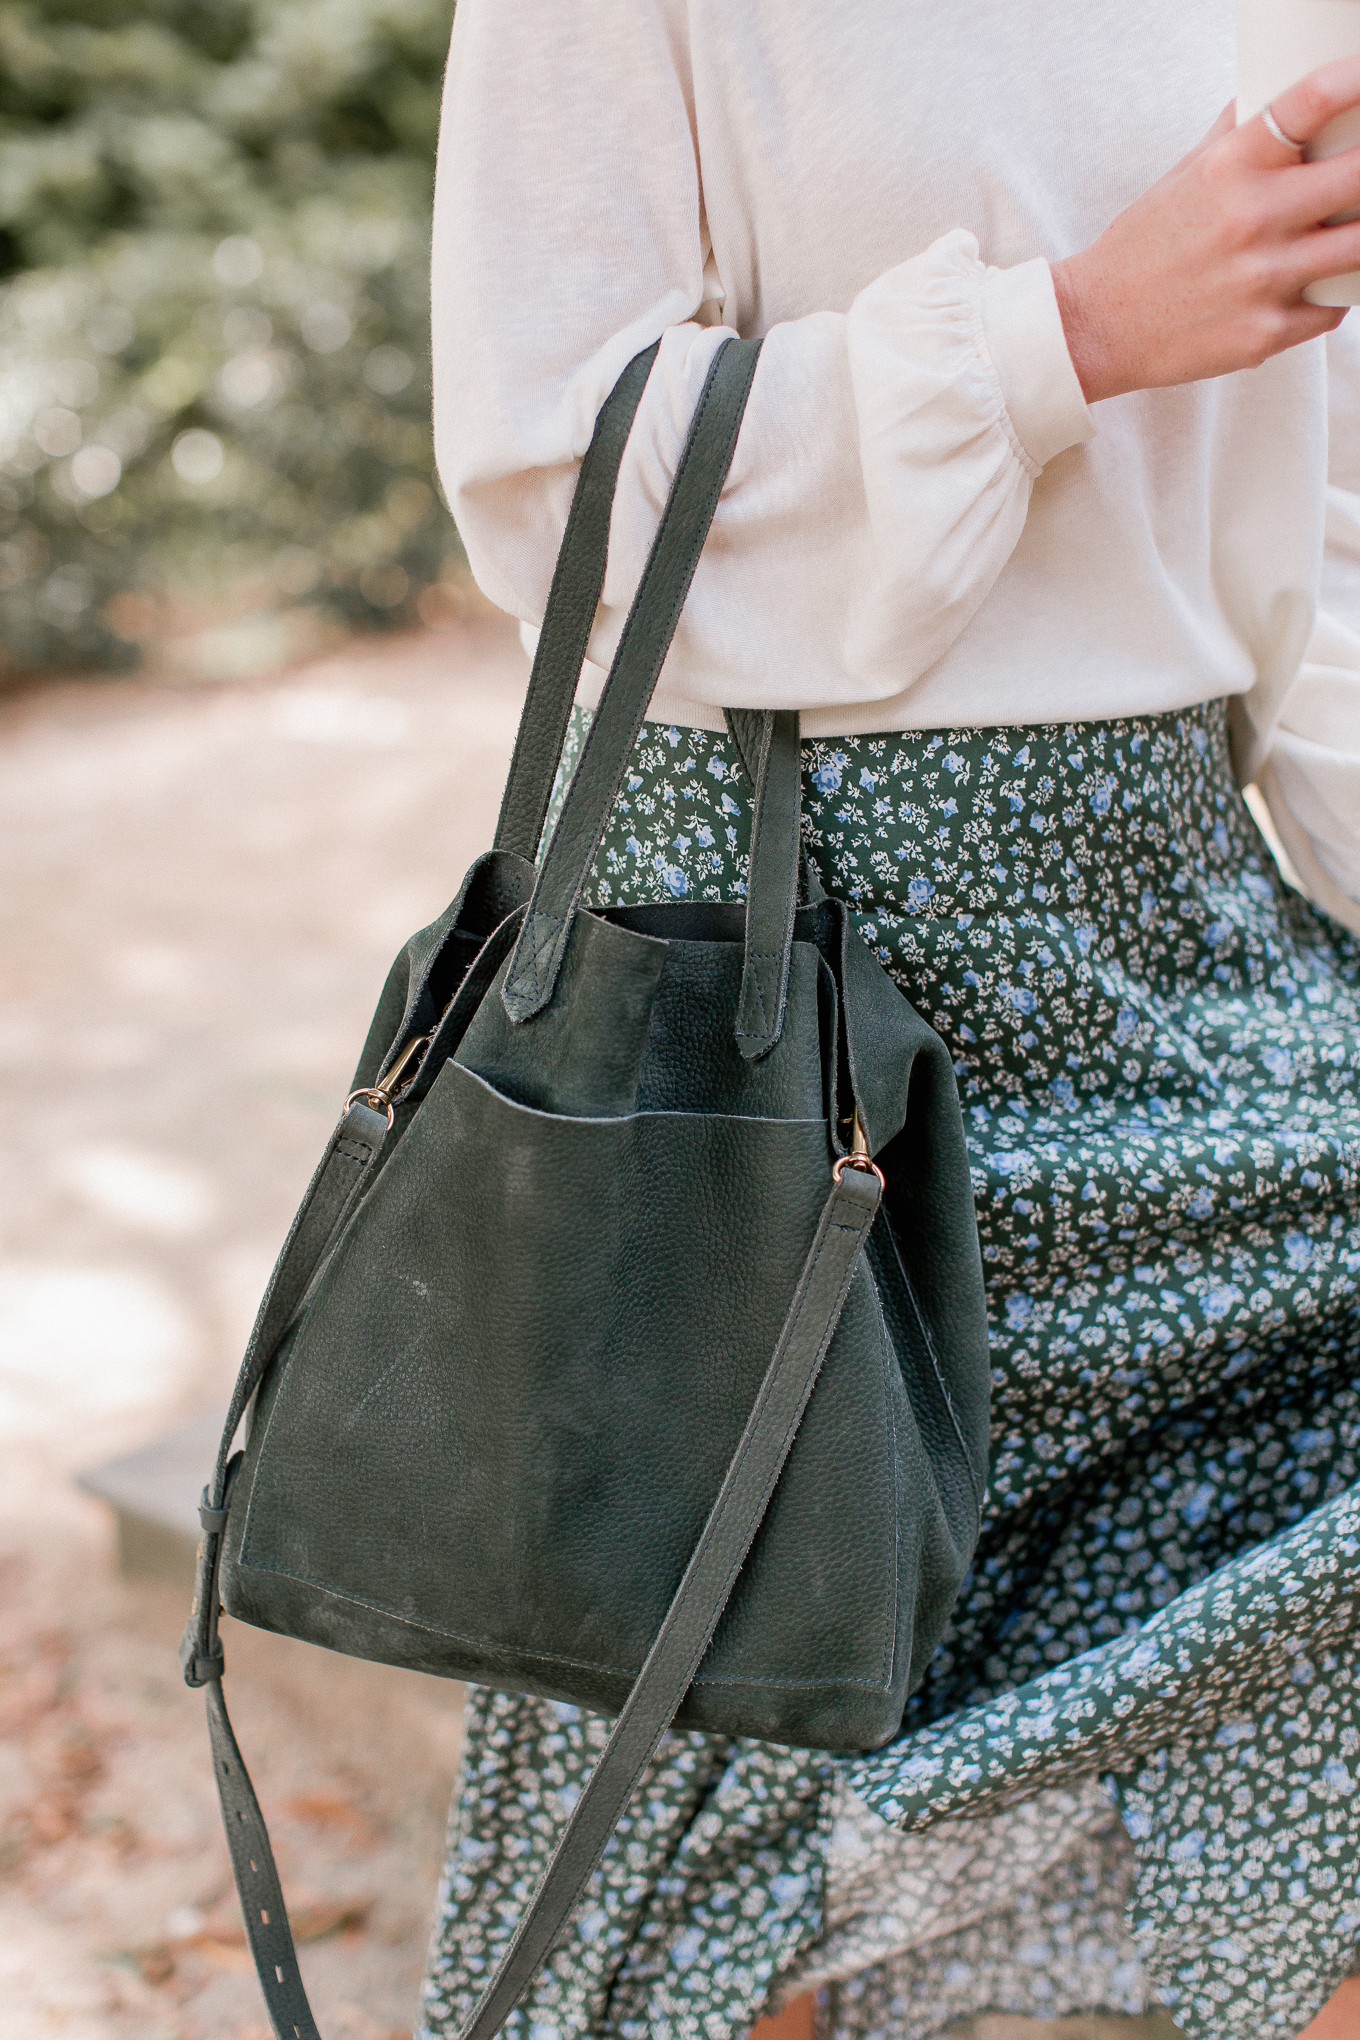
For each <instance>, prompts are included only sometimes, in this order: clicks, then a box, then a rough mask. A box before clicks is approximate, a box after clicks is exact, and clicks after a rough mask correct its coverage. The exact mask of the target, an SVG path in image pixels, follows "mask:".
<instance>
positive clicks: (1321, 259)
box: [1289, 221, 1360, 290]
mask: <svg viewBox="0 0 1360 2040" xmlns="http://www.w3.org/2000/svg"><path fill="white" fill-rule="evenodd" d="M1289 255H1290V262H1289V270H1290V278H1291V281H1292V279H1293V278H1294V277H1296V276H1297V278H1298V287H1299V289H1300V290H1302V289H1303V288H1304V285H1305V284H1309V283H1321V282H1322V280H1323V278H1324V277H1328V276H1349V275H1350V274H1351V272H1352V271H1353V270H1356V269H1360V221H1353V222H1351V223H1350V224H1348V225H1346V226H1344V227H1319V228H1318V230H1317V232H1316V233H1315V234H1309V235H1307V236H1306V237H1305V238H1304V239H1302V240H1300V241H1295V242H1294V243H1293V245H1292V246H1291V248H1290V251H1289Z"/></svg>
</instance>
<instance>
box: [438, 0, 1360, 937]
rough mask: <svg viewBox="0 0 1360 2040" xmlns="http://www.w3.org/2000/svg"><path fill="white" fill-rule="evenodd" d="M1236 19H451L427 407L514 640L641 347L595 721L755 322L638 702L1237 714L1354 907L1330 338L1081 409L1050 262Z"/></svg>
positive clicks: (1349, 389) (581, 10)
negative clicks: (687, 442) (685, 591)
mask: <svg viewBox="0 0 1360 2040" xmlns="http://www.w3.org/2000/svg"><path fill="white" fill-rule="evenodd" d="M1233 36H1234V0H1195V4H1193V5H1190V6H1187V5H1186V4H1185V0H1143V4H1141V5H1140V6H1138V7H1130V6H1129V5H1128V4H1127V0H1087V4H1085V5H1083V6H1082V7H1079V8H1077V7H1069V8H1066V9H1061V8H1056V7H1054V5H1053V4H1052V0H969V4H968V5H966V6H957V5H956V6H953V7H947V6H941V5H939V4H938V0H934V4H928V0H838V4H837V5H835V6H828V5H827V4H826V0H739V4H733V0H574V4H573V5H572V6H569V7H567V6H549V7H545V6H543V5H542V4H541V0H459V6H458V12H457V18H456V22H455V26H454V34H453V47H452V54H451V61H450V68H449V76H448V84H447V92H446V99H445V109H444V126H443V133H442V136H441V141H440V153H439V171H438V182H437V190H436V200H435V220H434V259H433V275H434V365H435V429H436V445H437V451H438V456H439V464H440V472H441V475H442V477H443V480H444V484H445V487H446V489H447V491H448V496H449V501H450V504H451V506H452V508H453V512H454V515H455V517H456V519H457V522H458V527H459V530H460V532H461V534H462V537H463V540H464V543H465V545H466V547H467V552H468V558H469V561H470V563H471V566H472V570H473V573H474V574H475V575H476V577H477V580H478V582H479V583H480V585H481V586H482V588H483V589H484V590H485V591H486V593H487V594H488V595H489V596H490V597H491V599H492V601H494V602H496V603H498V604H499V605H500V606H501V607H502V608H504V609H506V610H508V611H510V613H511V614H512V615H515V616H518V617H519V618H521V619H522V620H523V621H525V622H526V623H528V624H535V623H537V622H538V621H539V620H540V619H541V617H542V613H543V606H544V601H545V598H546V594H547V589H548V583H549V580H550V578H551V574H552V567H553V561H554V557H555V554H556V551H557V546H558V543H559V541H560V539H561V534H562V530H563V527H564V525H565V521H566V515H567V507H568V504H569V502H570V498H571V491H572V486H573V483H574V481H575V474H576V467H577V464H578V462H579V460H580V457H581V455H582V453H583V452H584V450H585V448H586V445H587V444H588V442H589V439H590V433H591V428H592V425H593V422H594V418H595V414H596V412H597V410H598V409H599V406H600V404H601V403H602V402H603V400H604V398H605V396H606V395H607V394H608V392H609V390H610V388H611V387H612V385H613V383H614V381H615V379H616V377H617V376H618V374H619V372H620V370H621V369H622V368H623V366H624V364H625V362H627V361H628V360H629V358H630V357H631V356H632V355H633V354H635V353H636V352H637V351H638V350H639V349H640V348H643V347H646V346H649V345H650V344H651V342H652V341H654V340H656V339H657V338H658V337H659V338H660V339H661V343H662V344H661V352H660V356H659V359H658V362H657V366H656V368H655V369H654V370H653V372H652V376H651V379H650V381H649V383H648V387H647V391H646V394H645V396H644V399H643V403H642V408H641V410H640V412H639V415H638V421H637V424H636V426H635V428H634V431H633V435H632V439H631V441H630V444H629V448H628V452H627V454H626V456H625V460H624V465H623V469H622V473H621V476H620V481H619V491H618V496H617V499H616V503H615V509H614V517H613V523H612V526H611V543H610V561H609V570H608V574H607V577H606V582H605V590H604V598H603V601H602V603H601V608H600V613H599V617H598V619H597V623H596V628H595V633H594V636H593V638H592V641H591V659H592V661H594V662H596V664H595V667H594V668H592V667H587V669H586V675H585V679H584V683H583V693H582V698H583V699H585V700H587V701H590V700H593V699H594V698H595V692H596V691H597V689H598V684H599V678H600V675H599V671H598V667H599V666H602V665H606V664H607V663H608V660H609V657H610V655H611V653H612V650H613V647H614V645H615V643H616V642H617V638H618V633H619V630H620V628H621V625H622V621H623V617H624V614H625V613H626V610H627V605H628V601H629V598H630V596H631V593H632V590H633V588H634V587H635V586H636V583H637V579H638V576H639V573H640V571H641V567H642V563H643V560H644V559H645V556H646V552H647V549H648V547H649V545H650V543H651V539H652V536H653V533H654V531H655V528H656V522H657V518H658V515H659V513H660V509H661V505H662V503H663V502H664V500H665V495H666V490H667V487H668V484H669V481H670V477H671V475H672V473H673V472H674V468H675V464H676V460H677V457H678V454H679V449H680V447H681V445H682V443H683V440H684V436H685V432H686V430H687V428H688V424H689V420H690V416H691V413H692V411H693V408H694V403H695V399H696V397H697V394H698V391H699V388H700V386H701V384H702V381H703V378H704V375H705V373H706V371H707V368H708V365H709V362H710V360H711V358H712V355H713V351H714V349H715V348H716V346H717V345H718V344H719V342H720V340H721V339H722V338H723V337H724V336H725V335H726V334H727V333H730V332H732V331H737V332H740V333H743V334H761V335H763V336H765V345H764V348H763V350H762V353H761V357H760V364H759V367H758V369H757V373H756V379H755V384H754V387H753V390H752V394H751V400H750V404H749V407H748V410H747V414H746V421H745V424H744V427H743V431H742V437H741V442H740V445H739V447H738V451H737V456H736V460H735V462H734V464H733V468H732V472H731V475H730V477H729V480H728V483H727V486H726V489H725V491H724V494H723V498H722V501H721V504H720V506H719V511H718V516H717V519H716V521H715V524H714V529H713V533H712V536H711V538H710V540H709V544H708V548H707V550H706V552H705V554H704V558H703V560H702V561H701V563H700V566H699V571H698V573H697V575H696V576H695V581H694V586H693V590H692V593H691V596H690V599H689V603H688V606H687V608H686V610H685V614H684V617H683V619H682V622H681V626H680V630H679V632H678V634H677V637H676V641H675V644H674V646H673V648H672V650H671V654H670V656H669V658H668V660H667V662H666V666H665V669H664V671H663V674H662V678H661V684H660V686H659V688H658V691H657V695H656V698H655V701H654V703H653V708H652V713H653V715H655V716H660V717H664V718H666V719H669V720H674V721H684V722H690V723H697V724H703V725H707V726H710V727H712V726H715V725H717V724H719V723H720V722H721V707H722V705H723V704H728V705H732V706H740V707H753V708H766V707H783V708H794V707H796V708H799V709H801V710H802V711H803V726H804V729H805V732H806V733H807V734H808V735H810V736H824V735H837V734H849V733H852V732H860V731H873V730H884V729H911V728H931V727H941V726H950V725H952V726H960V725H963V726H968V725H979V724H981V725H986V724H992V723H1024V722H1053V721H1066V720H1069V719H1071V720H1091V719H1096V718H1104V717H1110V716H1122V715H1150V714H1156V713H1158V712H1160V711H1163V710H1166V709H1172V708H1178V707H1184V706H1187V705H1189V704H1191V703H1194V702H1199V701H1205V700H1208V699H1211V698H1214V697H1216V696H1218V695H1224V694H1226V695H1230V696H1232V697H1234V704H1233V707H1234V736H1235V743H1236V749H1237V765H1238V770H1239V772H1240V774H1241V776H1242V778H1243V780H1244V781H1247V780H1250V779H1256V780H1257V781H1258V782H1259V784H1260V786H1261V788H1262V790H1263V792H1264V794H1265V797H1266V799H1267V800H1268V802H1269V804H1270V807H1271V809H1272V812H1273V815H1274V818H1275V822H1276V826H1277V827H1278V829H1279V832H1280V835H1281V837H1282V838H1283V840H1284V843H1285V845H1286V847H1287V849H1288V850H1289V851H1290V854H1291V856H1292V857H1293V860H1294V862H1295V865H1296V866H1297V868H1298V869H1299V871H1300V873H1301V875H1302V877H1303V879H1304V882H1305V883H1306V885H1307V886H1308V888H1309V890H1310V891H1311V892H1312V894H1313V896H1314V898H1315V899H1317V900H1318V901H1319V903H1320V904H1322V905H1324V906H1326V907H1327V908H1328V909H1329V910H1330V911H1332V912H1333V913H1335V914H1337V915H1338V917H1339V918H1341V919H1343V920H1345V921H1346V922H1347V923H1348V925H1350V926H1351V927H1354V928H1357V929H1360V905H1357V904H1356V903H1357V901H1360V337H1356V336H1353V335H1352V334H1351V332H1350V330H1349V326H1350V323H1352V322H1348V324H1347V325H1346V326H1343V327H1342V328H1341V330H1340V331H1339V333H1337V334H1336V335H1334V336H1333V337H1332V338H1331V339H1330V340H1328V341H1326V342H1323V341H1317V342H1313V343H1311V344H1309V345H1308V346H1305V347H1299V348H1294V349H1292V350H1291V351H1290V352H1289V353H1287V354H1285V355H1282V356H1279V357H1278V358H1277V359H1275V360H1274V361H1271V362H1268V363H1266V364H1265V366H1263V367H1261V368H1259V369H1254V370H1250V371H1246V372H1243V373H1241V374H1238V375H1233V376H1225V377H1222V378H1220V379H1218V380H1216V381H1213V382H1204V383H1196V384H1192V385H1188V386H1185V387H1181V388H1177V389H1170V390H1150V391H1139V392H1136V393H1133V394H1130V395H1128V396H1123V397H1116V398H1112V399H1109V400H1108V401H1106V402H1105V403H1103V404H1101V405H1100V406H1099V408H1098V410H1097V411H1096V412H1094V413H1092V412H1091V411H1089V410H1088V408H1087V406H1086V404H1085V403H1084V401H1083V399H1082V395H1081V390H1080V387H1079V385H1078V383H1077V379H1076V375H1075V373H1074V371H1073V368H1072V364H1071V361H1070V358H1069V356H1068V352H1067V346H1066V342H1065V339H1064V336H1063V330H1062V323H1061V320H1060V318H1059V315H1058V310H1057V305H1056V302H1055V299H1054V295H1053V288H1052V280H1051V275H1050V271H1049V267H1048V264H1049V262H1050V261H1053V260H1056V259H1058V258H1060V257H1062V256H1064V255H1067V254H1070V253H1072V252H1074V251H1075V250H1077V249H1079V248H1082V247H1084V246H1086V245H1087V244H1088V243H1089V242H1090V241H1092V240H1093V239H1094V238H1095V236H1096V235H1097V234H1098V233H1099V232H1100V230H1101V228H1102V227H1104V226H1105V225H1106V224H1107V222H1108V221H1109V220H1110V219H1111V218H1113V216H1114V215H1115V214H1116V213H1117V212H1119V211H1120V210H1121V209H1122V208H1123V207H1124V206H1126V205H1127V204H1128V203H1129V202H1130V201H1131V200H1132V199H1133V198H1135V197H1136V196H1137V195H1138V194H1139V192H1141V191H1143V190H1144V189H1146V187H1147V186H1148V185H1149V184H1151V183H1152V182H1153V181H1154V179H1156V178H1157V177H1158V176H1160V175H1161V174H1162V172H1163V171H1165V170H1166V169H1167V168H1168V167H1169V166H1170V165H1171V164H1172V163H1173V162H1175V161H1176V160H1177V158H1178V157H1179V156H1181V155H1182V154H1183V153H1184V152H1185V150H1186V149H1188V148H1189V147H1190V146H1191V145H1192V144H1193V143H1194V142H1195V141H1196V140H1198V138H1199V137H1200V136H1201V135H1202V134H1203V132H1204V130H1205V129H1206V128H1207V127H1208V126H1209V124H1210V122H1211V121H1212V120H1213V119H1214V117H1215V115H1216V114H1217V112H1218V111H1219V109H1220V108H1221V107H1222V105H1223V104H1224V102H1225V101H1226V100H1227V99H1228V98H1230V97H1231V94H1232V89H1233V49H1234V41H1233ZM1329 382H1330V386H1331V412H1332V434H1333V444H1332V453H1331V477H1330V486H1329V485H1328V473H1327V462H1328V450H1327V448H1328V401H1329V396H1328V386H1329ZM1320 593H1321V599H1322V604H1323V607H1322V608H1321V609H1320V608H1319V594H1320Z"/></svg>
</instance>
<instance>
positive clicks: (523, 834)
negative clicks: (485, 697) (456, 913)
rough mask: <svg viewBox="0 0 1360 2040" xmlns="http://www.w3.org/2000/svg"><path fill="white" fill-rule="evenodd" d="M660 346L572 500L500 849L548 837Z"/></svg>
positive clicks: (509, 780)
mask: <svg viewBox="0 0 1360 2040" xmlns="http://www.w3.org/2000/svg"><path fill="white" fill-rule="evenodd" d="M660 346H661V342H660V341H659V340H658V341H657V342H656V343H655V344H654V345H653V346H651V347H649V348H648V349H647V350H646V352H645V353H643V354H638V355H635V356H634V357H633V359H632V360H631V361H630V362H629V364H628V366H627V368H625V370H624V371H623V374H622V375H621V376H620V377H619V379H618V381H617V382H616V383H615V385H614V387H613V389H612V391H611V392H610V394H609V396H608V397H607V398H606V400H605V404H604V408H603V409H602V410H601V412H600V415H599V417H598V418H597V419H596V421H595V431H594V434H593V436H592V438H591V442H590V446H589V448H588V449H587V451H586V456H585V459H584V460H583V461H582V462H581V472H580V475H579V477H578V479H577V483H576V492H575V494H574V495H573V497H572V499H571V514H570V516H569V517H568V519H567V528H566V531H565V533H564V534H563V537H562V549H561V551H560V552H559V554H558V556H557V567H556V571H555V572H554V574H553V581H552V587H551V589H550V590H549V592H548V607H547V610H546V611H545V613H544V617H543V629H542V630H541V632H540V633H539V639H538V649H537V651H536V652H535V654H534V665H533V671H532V672H531V673H530V675H529V691H528V693H527V695H526V696H525V701H524V713H523V715H522V716H521V717H520V723H519V734H518V736H517V737H516V739H515V749H514V754H513V756H512V757H511V760H510V770H509V772H508V774H507V775H506V781H505V794H504V796H503V798H502V800H501V812H500V819H499V820H498V822H497V824H496V848H497V849H498V850H509V851H517V852H518V853H519V855H520V856H521V857H526V858H529V859H531V860H532V858H533V857H534V856H535V855H536V853H537V850H538V839H539V837H540V836H541V835H542V833H543V818H544V816H545V815H546V814H547V812H548V802H549V800H550V799H551V797H552V786H553V781H554V779H555V778H556V776H557V761H558V759H559V758H560V757H561V755H562V745H563V743H564V742H565V740H566V735H567V722H568V719H569V718H570V715H571V704H572V701H573V699H574V698H575V693H576V682H577V679H578V677H579V675H580V671H581V667H582V665H583V663H584V661H585V656H586V646H587V645H588V644H589V642H590V633H591V630H592V628H593V627H594V623H595V612H596V610H597V609H598V608H599V606H600V591H601V590H602V589H603V587H604V570H605V561H606V559H607V557H608V550H609V516H610V512H611V510H612V509H613V507H614V485H615V483H616V482H617V481H618V477H619V464H620V462H621V461H622V459H623V450H624V448H625V446H626V445H627V444H628V434H629V431H630V429H631V427H632V423H633V419H634V417H635V416H636V415H637V407H638V405H639V404H640V403H641V401H642V392H643V390H644V389H645V388H646V387H647V378H648V376H649V375H650V374H651V371H652V365H653V363H654V362H655V360H656V357H657V353H658V351H659V349H660Z"/></svg>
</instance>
